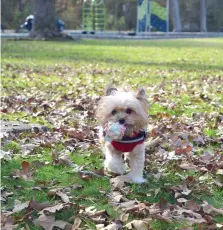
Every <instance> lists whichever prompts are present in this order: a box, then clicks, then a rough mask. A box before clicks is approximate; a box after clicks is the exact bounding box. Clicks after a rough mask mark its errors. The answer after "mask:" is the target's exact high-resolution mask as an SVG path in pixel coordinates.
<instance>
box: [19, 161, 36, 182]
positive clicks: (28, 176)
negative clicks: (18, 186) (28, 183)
mask: <svg viewBox="0 0 223 230" xmlns="http://www.w3.org/2000/svg"><path fill="white" fill-rule="evenodd" d="M32 174H33V172H30V171H29V162H27V161H23V162H22V170H16V171H15V176H18V177H20V178H23V179H24V180H32V179H33V178H32Z"/></svg>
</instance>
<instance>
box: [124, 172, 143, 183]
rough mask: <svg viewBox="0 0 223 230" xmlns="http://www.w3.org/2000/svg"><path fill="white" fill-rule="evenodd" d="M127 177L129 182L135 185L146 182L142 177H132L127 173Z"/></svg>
mask: <svg viewBox="0 0 223 230" xmlns="http://www.w3.org/2000/svg"><path fill="white" fill-rule="evenodd" d="M128 177H129V178H130V179H131V181H132V182H133V183H136V184H142V183H144V182H146V180H145V179H144V178H143V177H142V176H138V175H133V174H131V173H129V174H128Z"/></svg>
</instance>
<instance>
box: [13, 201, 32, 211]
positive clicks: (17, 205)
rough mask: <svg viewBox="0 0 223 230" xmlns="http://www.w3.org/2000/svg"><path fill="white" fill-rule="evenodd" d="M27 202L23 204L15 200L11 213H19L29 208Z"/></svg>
mask: <svg viewBox="0 0 223 230" xmlns="http://www.w3.org/2000/svg"><path fill="white" fill-rule="evenodd" d="M29 203H30V202H29V201H26V202H24V203H22V202H21V201H19V200H15V201H14V208H13V210H12V211H13V212H20V211H22V210H24V209H25V208H27V207H28V206H29Z"/></svg>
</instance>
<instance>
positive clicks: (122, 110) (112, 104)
mask: <svg viewBox="0 0 223 230" xmlns="http://www.w3.org/2000/svg"><path fill="white" fill-rule="evenodd" d="M147 106H148V103H147V100H146V95H145V91H144V90H143V89H141V90H139V91H138V93H136V94H135V93H133V92H131V91H126V90H125V89H119V90H118V89H116V88H107V93H106V95H105V96H104V97H102V99H101V101H100V103H99V106H98V109H97V113H96V116H97V119H98V121H99V123H100V125H101V132H100V134H99V135H100V138H101V140H102V142H103V145H104V153H105V162H104V165H105V168H106V169H108V170H109V171H112V172H114V173H117V174H121V175H122V174H124V173H125V171H126V167H125V164H124V162H123V159H122V153H121V152H119V151H118V150H116V149H115V148H114V147H113V146H112V144H111V143H110V142H106V141H105V140H104V137H103V132H102V130H103V128H104V126H105V124H106V123H107V122H114V123H115V122H118V121H120V119H123V120H124V125H125V126H126V133H125V135H126V136H130V137H131V136H132V135H133V133H134V132H139V130H141V129H145V128H146V126H147V124H148V115H147ZM128 110H130V111H131V112H130V113H129V112H128ZM114 111H115V112H114ZM128 158H129V166H130V171H129V173H128V174H127V175H125V176H126V177H128V178H129V179H131V180H132V181H133V182H135V183H143V182H144V179H143V168H144V161H145V145H144V143H142V144H139V145H137V146H136V147H135V148H134V149H133V150H132V152H130V153H129V154H128Z"/></svg>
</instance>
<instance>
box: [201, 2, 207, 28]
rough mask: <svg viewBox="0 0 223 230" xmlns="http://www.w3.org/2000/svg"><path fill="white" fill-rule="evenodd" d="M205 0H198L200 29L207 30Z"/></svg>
mask: <svg viewBox="0 0 223 230" xmlns="http://www.w3.org/2000/svg"><path fill="white" fill-rule="evenodd" d="M206 11H207V8H206V0H200V31H201V32H206V31H207V19H206V13H207V12H206Z"/></svg>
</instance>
